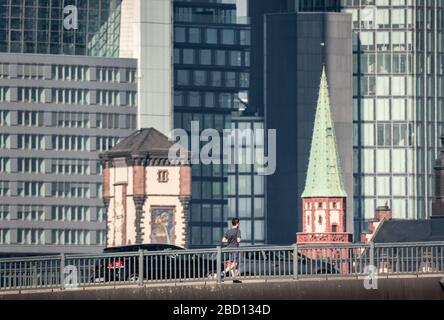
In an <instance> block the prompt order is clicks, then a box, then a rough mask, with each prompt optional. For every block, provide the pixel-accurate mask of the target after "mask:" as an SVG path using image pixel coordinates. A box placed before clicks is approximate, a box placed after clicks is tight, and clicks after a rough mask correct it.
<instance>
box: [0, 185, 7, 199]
mask: <svg viewBox="0 0 444 320" xmlns="http://www.w3.org/2000/svg"><path fill="white" fill-rule="evenodd" d="M0 196H3V197H6V196H9V181H0Z"/></svg>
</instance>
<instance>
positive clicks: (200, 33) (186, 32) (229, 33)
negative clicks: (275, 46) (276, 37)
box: [174, 27, 250, 46]
mask: <svg viewBox="0 0 444 320" xmlns="http://www.w3.org/2000/svg"><path fill="white" fill-rule="evenodd" d="M174 41H175V42H176V43H194V44H200V43H205V44H211V45H218V44H219V45H242V46H249V45H250V31H249V30H237V29H225V28H224V29H216V28H197V27H189V28H186V27H176V28H174Z"/></svg>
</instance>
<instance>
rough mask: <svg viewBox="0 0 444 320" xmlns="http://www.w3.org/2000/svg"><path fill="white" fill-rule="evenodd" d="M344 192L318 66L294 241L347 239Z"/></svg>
mask: <svg viewBox="0 0 444 320" xmlns="http://www.w3.org/2000/svg"><path fill="white" fill-rule="evenodd" d="M346 202H347V193H346V192H345V188H344V183H343V178H342V170H341V164H340V158H339V153H338V147H337V144H336V135H335V128H334V123H333V119H332V114H331V108H330V97H329V91H328V82H327V73H326V68H325V65H324V67H323V70H322V76H321V84H320V88H319V98H318V104H317V109H316V118H315V123H314V129H313V138H312V144H311V151H310V158H309V164H308V170H307V179H306V183H305V190H304V192H303V194H302V206H303V208H302V212H303V218H302V228H303V229H302V232H300V233H298V234H297V242H298V243H302V244H316V243H349V242H352V234H350V233H347V225H346V220H347V216H346Z"/></svg>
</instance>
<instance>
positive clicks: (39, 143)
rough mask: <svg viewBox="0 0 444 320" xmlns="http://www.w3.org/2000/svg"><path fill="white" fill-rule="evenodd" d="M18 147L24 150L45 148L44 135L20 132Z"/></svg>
mask: <svg viewBox="0 0 444 320" xmlns="http://www.w3.org/2000/svg"><path fill="white" fill-rule="evenodd" d="M17 148H18V149H22V150H43V149H44V137H43V136H42V135H34V134H19V135H18V136H17Z"/></svg>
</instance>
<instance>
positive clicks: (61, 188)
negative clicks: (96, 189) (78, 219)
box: [52, 182, 90, 198]
mask: <svg viewBox="0 0 444 320" xmlns="http://www.w3.org/2000/svg"><path fill="white" fill-rule="evenodd" d="M52 196H53V197H58V198H88V197H89V196H90V188H89V184H88V183H75V182H53V183H52Z"/></svg>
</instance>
